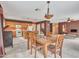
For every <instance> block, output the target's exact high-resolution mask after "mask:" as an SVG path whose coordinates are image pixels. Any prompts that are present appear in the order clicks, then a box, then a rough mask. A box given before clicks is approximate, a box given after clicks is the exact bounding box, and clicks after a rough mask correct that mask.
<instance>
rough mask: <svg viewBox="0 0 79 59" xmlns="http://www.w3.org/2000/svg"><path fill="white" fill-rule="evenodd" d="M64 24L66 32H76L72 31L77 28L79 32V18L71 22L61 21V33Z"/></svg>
mask: <svg viewBox="0 0 79 59" xmlns="http://www.w3.org/2000/svg"><path fill="white" fill-rule="evenodd" d="M63 25H65V28H64V29H65V32H66V33H68V34H72V33H76V32H71V29H77V33H79V20H77V21H71V22H61V23H59V29H58V30H59V33H61V32H63V30H62V29H63V27H62V26H63Z"/></svg>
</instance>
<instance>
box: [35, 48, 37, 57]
mask: <svg viewBox="0 0 79 59" xmlns="http://www.w3.org/2000/svg"><path fill="white" fill-rule="evenodd" d="M36 53H37V50H36V48H35V58H36Z"/></svg>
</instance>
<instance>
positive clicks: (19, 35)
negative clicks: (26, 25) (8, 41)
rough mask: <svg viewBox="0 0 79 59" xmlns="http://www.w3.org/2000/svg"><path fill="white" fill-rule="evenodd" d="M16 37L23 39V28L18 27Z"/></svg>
mask: <svg viewBox="0 0 79 59" xmlns="http://www.w3.org/2000/svg"><path fill="white" fill-rule="evenodd" d="M16 37H22V26H21V25H16Z"/></svg>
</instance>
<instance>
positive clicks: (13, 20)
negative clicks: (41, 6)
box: [5, 19, 33, 23]
mask: <svg viewBox="0 0 79 59" xmlns="http://www.w3.org/2000/svg"><path fill="white" fill-rule="evenodd" d="M5 20H6V21H12V22H23V23H33V22H32V21H22V20H15V19H5Z"/></svg>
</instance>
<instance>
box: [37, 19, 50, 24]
mask: <svg viewBox="0 0 79 59" xmlns="http://www.w3.org/2000/svg"><path fill="white" fill-rule="evenodd" d="M44 22H50V21H47V20H44V21H39V22H36V23H37V24H39V23H44Z"/></svg>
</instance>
